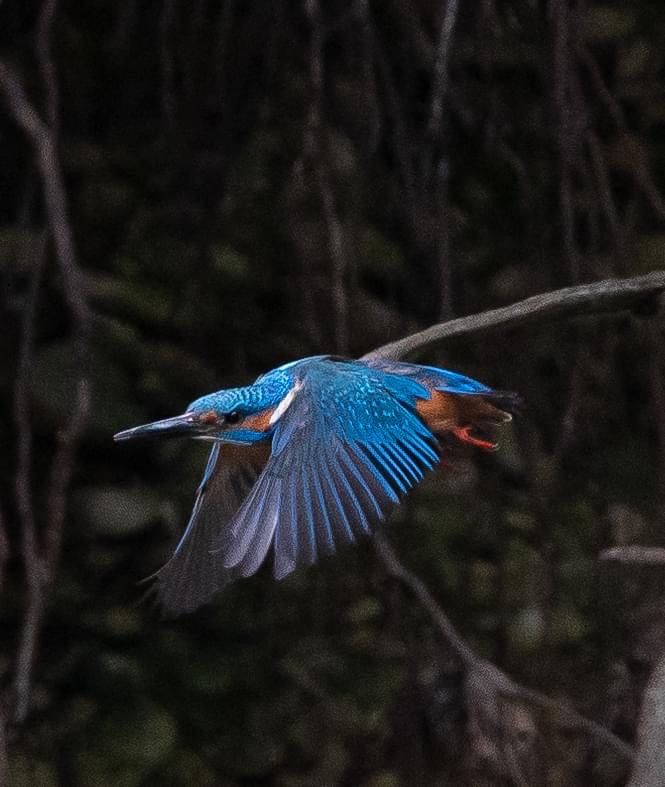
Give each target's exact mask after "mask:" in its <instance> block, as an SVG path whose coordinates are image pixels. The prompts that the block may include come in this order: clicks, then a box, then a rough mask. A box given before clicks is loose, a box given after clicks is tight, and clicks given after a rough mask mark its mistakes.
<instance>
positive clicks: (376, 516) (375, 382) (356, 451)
mask: <svg viewBox="0 0 665 787" xmlns="http://www.w3.org/2000/svg"><path fill="white" fill-rule="evenodd" d="M383 377H384V375H383V374H382V373H381V372H377V371H373V370H371V369H368V368H367V367H366V366H364V365H361V364H356V363H352V362H350V363H348V364H334V365H333V364H330V363H329V362H323V361H322V362H313V363H310V364H308V365H307V366H306V367H303V368H302V370H298V374H296V375H294V383H293V388H292V389H291V391H290V392H289V394H288V395H287V400H288V401H287V402H285V405H284V407H283V408H282V412H278V413H276V414H277V418H276V421H275V425H274V433H273V437H272V452H271V455H270V458H269V459H268V461H267V463H266V465H265V467H264V468H263V470H262V471H261V473H260V474H259V476H258V478H257V480H256V483H255V484H254V486H253V487H252V488H251V490H250V491H249V494H248V495H247V497H246V499H245V500H244V502H242V504H241V505H240V507H239V510H238V511H237V513H236V514H235V516H234V517H233V520H232V521H231V522H230V524H229V527H227V528H225V529H224V533H223V534H222V535H221V537H219V538H218V540H217V543H216V548H217V550H218V552H219V555H220V556H222V562H223V565H224V566H225V567H226V568H227V569H228V570H229V571H231V572H233V573H234V574H235V575H241V576H249V575H251V574H253V573H254V572H255V571H256V570H257V569H258V567H259V566H260V565H261V563H262V562H263V560H264V558H265V556H266V554H267V552H268V549H269V547H270V545H271V544H272V545H273V546H274V575H275V577H276V578H278V579H279V578H281V577H284V576H285V575H287V574H288V573H290V572H291V571H293V570H294V569H295V568H296V567H298V566H300V565H303V564H311V563H313V562H314V561H315V560H316V559H317V558H318V557H319V556H320V555H323V554H328V553H331V552H333V551H334V550H335V548H336V546H337V545H338V544H344V543H349V542H351V541H354V540H355V538H356V536H358V535H360V534H369V533H371V532H372V531H373V529H374V528H375V526H376V525H377V524H378V523H380V522H381V521H383V520H384V519H385V518H386V517H387V515H388V514H389V512H390V510H391V508H392V507H393V506H394V504H396V503H397V502H398V501H399V500H400V498H401V497H402V496H403V495H404V494H405V493H406V492H407V491H408V490H409V489H411V488H412V487H414V486H415V485H416V484H418V483H419V482H420V481H421V479H422V478H423V475H424V474H425V472H426V471H427V470H429V469H431V468H432V467H434V466H435V465H436V464H437V463H438V461H439V455H438V453H437V451H436V448H435V446H436V442H435V438H434V437H433V435H432V433H431V432H430V431H429V430H428V429H427V427H426V426H425V425H424V423H423V422H422V421H421V419H420V418H419V417H418V415H417V414H416V413H415V411H414V404H415V400H416V398H418V397H422V396H424V395H426V391H425V389H424V388H423V387H422V386H421V385H420V384H418V383H417V382H415V381H412V380H409V379H408V378H406V377H405V378H402V381H400V383H399V385H398V386H391V389H390V390H389V389H388V388H387V387H386V386H385V385H384V380H383Z"/></svg>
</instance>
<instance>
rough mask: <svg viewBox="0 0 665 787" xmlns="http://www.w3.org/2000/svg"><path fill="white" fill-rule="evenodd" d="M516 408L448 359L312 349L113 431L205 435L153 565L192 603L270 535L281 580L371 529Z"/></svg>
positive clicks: (168, 598) (266, 546)
mask: <svg viewBox="0 0 665 787" xmlns="http://www.w3.org/2000/svg"><path fill="white" fill-rule="evenodd" d="M518 407H519V397H518V396H517V395H516V394H514V393H511V392H507V391H497V390H493V389H492V388H489V387H488V386H486V385H483V384H482V383H479V382H477V381H476V380H472V379H471V378H469V377H466V376H464V375H462V374H458V373H457V372H452V371H447V370H445V369H438V368H435V367H433V366H421V365H419V364H413V363H406V362H401V361H391V360H387V359H383V358H379V357H372V358H369V359H366V360H350V359H345V358H338V357H334V356H326V355H319V356H314V357H311V358H304V359H302V360H298V361H293V362H291V363H287V364H285V365H283V366H280V367H279V368H277V369H273V370H272V371H270V372H268V373H267V374H264V375H262V376H260V377H259V378H258V379H257V380H256V382H255V383H254V384H253V385H249V386H246V387H243V388H229V389H225V390H221V391H217V392H216V393H211V394H208V395H207V396H203V397H201V398H200V399H196V400H195V401H194V402H192V403H191V404H190V405H189V407H187V409H186V410H185V412H184V413H183V414H182V415H177V416H175V417H174V418H167V419H165V420H162V421H156V422H153V423H149V424H145V425H143V426H137V427H135V428H133V429H128V430H126V431H123V432H119V433H118V434H116V435H115V440H130V439H133V438H136V437H145V436H165V437H166V436H185V437H193V438H195V439H198V440H207V441H210V442H211V443H212V449H211V451H210V455H209V458H208V463H207V465H206V468H205V472H204V474H203V479H202V481H201V484H200V486H199V488H198V491H197V494H196V499H195V503H194V509H193V511H192V514H191V516H190V519H189V522H188V524H187V527H186V528H185V530H184V533H183V535H182V537H181V538H180V540H179V542H178V544H177V546H176V548H175V551H174V553H173V555H172V557H171V558H170V560H169V561H168V562H167V563H166V564H165V565H164V566H163V567H162V568H161V569H160V570H159V571H158V572H157V573H156V574H155V575H154V579H155V584H154V589H155V592H156V595H157V599H158V602H159V603H160V605H161V607H162V608H163V610H164V612H165V614H170V615H178V614H181V613H184V612H190V611H192V610H194V609H196V608H197V607H199V606H200V605H202V604H204V603H206V602H208V601H209V600H210V599H211V598H212V596H214V595H215V594H216V593H217V592H218V591H219V590H221V589H222V588H223V587H224V586H225V585H226V584H227V583H228V582H230V581H231V580H233V579H236V578H238V577H247V576H250V575H252V574H254V573H255V572H256V571H257V569H258V568H259V566H260V565H261V564H262V563H263V562H264V560H265V559H266V556H267V554H268V552H269V550H270V548H271V547H272V560H273V574H274V576H275V578H276V579H281V578H282V577H285V576H286V575H287V574H290V573H291V572H292V571H294V569H296V568H298V567H299V566H302V565H310V564H312V563H314V562H315V561H316V560H317V558H318V557H319V556H322V555H325V554H330V553H332V552H334V551H335V549H336V548H337V547H338V546H339V545H342V544H348V543H351V542H354V541H356V539H357V538H358V537H361V536H365V535H370V534H372V532H373V531H374V530H375V528H376V527H377V526H378V525H380V524H381V523H382V522H384V521H385V520H386V518H387V517H388V515H389V514H390V512H391V510H392V509H393V508H394V507H395V506H396V505H397V504H398V503H399V502H400V501H401V500H402V499H403V497H404V496H405V495H406V494H407V493H408V492H409V491H410V490H411V489H413V488H414V487H415V486H416V485H417V484H419V483H420V481H422V479H423V478H424V476H425V475H426V473H427V472H428V471H431V470H433V469H434V468H436V467H437V466H438V465H440V464H441V463H442V462H444V463H445V462H446V461H447V459H446V457H447V456H448V455H449V453H450V451H451V449H453V448H454V447H455V446H460V445H462V444H466V445H470V446H475V447H476V448H478V449H482V450H485V451H491V450H494V449H495V448H496V444H495V443H494V442H492V441H491V440H490V439H489V436H488V433H487V429H488V427H492V426H494V425H499V424H503V423H506V422H508V421H510V420H511V417H512V415H513V414H514V413H515V412H516V410H517V408H518Z"/></svg>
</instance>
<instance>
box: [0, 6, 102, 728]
mask: <svg viewBox="0 0 665 787" xmlns="http://www.w3.org/2000/svg"><path fill="white" fill-rule="evenodd" d="M55 11H56V2H55V0H47V3H46V5H45V6H44V9H43V11H42V14H41V17H40V29H39V34H38V52H39V58H40V63H41V66H42V72H43V77H44V80H45V88H46V91H47V106H48V114H49V123H50V124H52V125H53V127H54V128H55V127H56V126H57V101H58V92H57V82H56V79H55V70H54V68H53V65H52V62H51V59H50V51H49V47H50V35H51V27H52V24H53V19H54V14H55ZM0 90H1V91H2V92H4V94H5V97H6V99H7V103H8V104H9V108H10V110H11V112H12V114H13V116H14V119H15V120H16V122H17V124H18V125H19V126H20V127H21V128H22V129H23V130H24V131H25V133H26V135H27V136H28V138H29V139H30V141H31V142H32V144H33V147H34V150H35V154H36V159H37V165H38V168H39V172H40V176H41V181H42V188H43V193H44V204H45V206H46V213H47V216H48V222H49V230H50V234H51V237H52V239H53V243H54V247H55V252H56V259H57V262H58V267H59V269H60V272H61V275H62V280H63V288H64V293H65V299H66V301H67V304H68V306H69V308H70V310H71V312H72V315H73V318H74V325H75V328H74V338H75V361H76V363H77V366H78V384H77V394H76V402H75V403H74V407H73V412H72V415H71V417H70V420H69V422H68V425H67V427H66V428H65V429H64V430H63V431H62V432H61V433H60V435H59V441H58V448H57V450H56V452H55V456H54V459H53V465H52V470H51V478H50V482H49V487H48V491H47V517H46V538H45V540H46V546H45V549H44V550H42V549H41V548H40V544H39V543H38V538H37V531H36V523H35V515H34V509H33V505H32V488H31V482H30V464H31V453H32V434H31V429H30V421H29V414H28V410H27V400H28V397H27V390H26V388H27V379H28V374H29V371H30V365H31V359H32V345H33V337H34V324H35V304H36V298H37V292H38V288H39V280H40V273H41V262H40V264H39V265H37V264H36V265H35V268H34V272H33V280H32V287H31V292H30V297H29V300H28V304H27V305H26V308H25V311H24V322H23V338H22V349H21V360H20V368H19V374H18V376H17V382H16V388H15V420H16V424H17V432H18V447H19V459H18V472H17V479H16V495H17V505H18V508H19V512H20V517H21V535H22V553H23V566H24V571H25V576H26V584H27V598H26V608H25V614H24V618H23V625H22V629H21V634H20V637H19V643H18V648H17V656H16V672H15V678H14V691H15V701H16V707H15V719H16V721H18V722H21V721H23V720H24V719H25V718H26V716H27V713H28V710H29V705H30V691H31V681H32V669H33V664H34V660H35V655H36V651H37V643H38V639H39V632H40V629H41V623H42V619H43V615H44V605H45V592H44V591H45V587H46V586H47V585H48V583H49V582H50V581H51V580H52V579H53V576H54V573H55V568H56V564H57V558H58V555H59V551H60V543H61V539H62V528H63V524H64V516H65V501H66V493H67V489H68V486H69V482H70V480H71V477H72V475H73V472H74V454H75V449H76V444H77V442H78V438H79V436H80V433H81V429H82V427H83V424H84V423H85V419H86V417H87V412H88V408H89V380H88V368H87V367H88V345H89V337H90V324H91V320H90V311H89V307H88V304H87V301H86V298H85V295H84V288H83V279H82V275H81V271H80V269H79V266H78V262H77V258H76V253H75V249H74V241H73V236H72V231H71V226H70V223H69V216H68V209H67V196H66V192H65V188H64V182H63V177H62V173H61V169H60V162H59V159H58V155H57V149H56V142H55V138H54V131H53V128H51V127H50V126H49V125H47V124H45V123H44V122H43V120H42V119H41V118H40V116H39V114H38V112H37V111H36V110H35V108H34V107H33V106H32V104H31V103H30V101H29V100H28V98H27V96H26V94H25V90H24V88H23V85H22V83H21V80H20V79H19V77H18V76H17V75H16V74H15V73H14V71H13V70H12V69H11V68H9V67H8V66H7V65H6V64H5V63H3V62H2V61H0ZM42 259H43V255H42Z"/></svg>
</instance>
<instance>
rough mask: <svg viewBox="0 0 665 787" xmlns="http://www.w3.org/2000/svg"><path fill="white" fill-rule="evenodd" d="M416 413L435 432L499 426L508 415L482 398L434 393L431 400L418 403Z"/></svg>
mask: <svg viewBox="0 0 665 787" xmlns="http://www.w3.org/2000/svg"><path fill="white" fill-rule="evenodd" d="M416 411H417V412H418V415H420V417H421V418H422V419H423V421H424V422H425V423H426V424H427V426H428V427H429V428H430V429H431V430H432V431H433V432H441V431H444V430H446V429H453V428H454V427H456V426H464V425H472V426H473V425H475V426H482V425H483V424H493V423H494V424H499V423H502V422H504V421H506V419H507V418H508V416H506V414H505V413H504V412H503V411H502V410H499V409H498V408H496V407H494V405H492V404H490V403H489V402H488V401H486V400H485V399H484V398H483V397H482V396H477V395H476V396H465V395H464V394H448V393H443V392H442V391H432V397H431V399H421V400H419V401H418V402H417V403H416Z"/></svg>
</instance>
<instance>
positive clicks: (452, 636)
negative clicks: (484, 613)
mask: <svg viewBox="0 0 665 787" xmlns="http://www.w3.org/2000/svg"><path fill="white" fill-rule="evenodd" d="M374 543H375V548H376V551H377V554H378V556H379V558H380V560H381V562H382V564H383V565H384V567H385V568H386V570H387V572H388V574H389V575H390V576H392V577H394V578H395V579H398V580H399V581H400V582H401V583H402V584H403V585H405V586H406V587H408V588H409V590H410V591H411V592H412V593H413V594H414V595H415V597H416V598H417V599H418V601H419V602H420V604H422V606H423V607H424V608H425V609H426V610H427V612H428V613H429V615H430V617H431V618H432V621H433V622H434V624H435V625H436V627H437V629H438V630H439V632H440V633H441V635H442V636H443V638H444V639H445V641H446V642H447V643H448V645H449V646H450V647H451V649H452V650H453V651H454V653H455V654H456V655H457V657H458V658H459V659H460V661H461V662H462V663H463V664H464V666H465V667H466V668H467V670H468V671H469V676H470V678H472V679H473V680H474V681H475V682H476V683H479V684H480V685H481V686H482V689H483V691H484V693H486V694H487V695H488V696H496V695H502V696H504V697H507V698H510V699H514V700H521V701H522V702H526V703H527V704H529V705H532V706H533V707H536V708H540V709H542V710H545V711H547V712H549V713H551V714H553V715H554V716H555V717H557V718H558V719H560V720H561V722H565V723H566V724H567V725H568V726H569V727H571V728H574V729H579V730H583V731H584V732H587V733H589V734H590V735H592V736H594V737H595V738H597V739H598V740H600V741H602V742H603V743H605V744H606V745H607V746H609V747H610V748H612V749H613V750H614V751H615V752H617V753H618V754H619V755H621V756H622V757H624V758H625V759H628V760H631V759H632V758H633V757H634V755H635V752H634V751H633V749H632V748H631V747H630V746H629V745H628V744H627V743H625V742H624V741H622V740H621V738H619V737H617V736H616V735H614V733H612V732H610V730H608V729H607V728H605V727H603V726H602V724H598V722H595V721H593V720H592V719H588V718H586V716H582V715H581V714H580V713H578V712H577V711H576V710H574V709H573V708H571V707H570V706H569V705H566V704H565V703H563V702H558V701H557V700H553V699H551V698H550V697H547V696H546V695H544V694H541V693H540V692H539V691H535V690H534V689H529V688H527V687H526V686H521V685H520V684H519V683H516V682H515V681H514V680H513V679H512V678H510V677H509V676H508V675H506V673H505V672H503V671H502V670H500V669H499V668H498V667H496V666H495V665H494V664H492V663H491V662H489V661H486V660H485V659H482V658H481V657H480V656H478V655H477V654H476V653H475V652H474V651H473V649H472V648H471V647H469V645H468V644H467V643H466V642H465V641H464V639H463V638H462V637H461V636H460V634H459V633H458V631H457V630H456V629H455V627H454V626H453V624H452V623H451V621H450V619H449V618H448V616H447V615H446V613H445V612H444V611H443V610H442V609H441V607H440V606H439V605H438V604H437V602H436V601H435V600H434V597H433V596H432V594H431V593H430V592H429V590H428V589H427V588H426V586H425V584H424V583H423V582H422V580H420V579H419V578H418V577H417V576H416V575H415V574H413V573H411V572H410V571H408V570H407V569H406V568H405V567H404V566H403V565H402V564H401V563H400V561H399V559H398V557H397V555H396V554H395V552H394V551H393V549H392V547H391V546H390V545H389V544H388V542H387V541H386V539H385V537H384V536H383V535H382V534H381V533H379V534H377V537H376V538H375V542H374Z"/></svg>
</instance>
